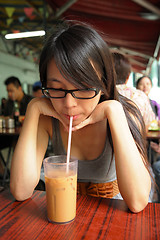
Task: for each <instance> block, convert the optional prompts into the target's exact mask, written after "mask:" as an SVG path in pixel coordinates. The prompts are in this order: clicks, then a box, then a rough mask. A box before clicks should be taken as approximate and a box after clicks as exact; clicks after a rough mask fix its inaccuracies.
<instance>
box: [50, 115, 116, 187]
mask: <svg viewBox="0 0 160 240" xmlns="http://www.w3.org/2000/svg"><path fill="white" fill-rule="evenodd" d="M52 119H53V124H52V125H53V137H52V147H53V154H54V155H64V154H65V155H66V151H65V149H64V146H63V142H62V138H61V135H60V128H59V120H57V119H55V118H52ZM72 157H73V156H72ZM116 179H117V177H116V168H115V158H114V154H113V157H112V148H111V146H110V143H109V139H108V136H107V137H106V143H105V147H104V149H103V152H102V153H101V155H100V156H99V157H98V158H96V159H93V160H78V182H92V183H107V182H112V181H114V180H116Z"/></svg>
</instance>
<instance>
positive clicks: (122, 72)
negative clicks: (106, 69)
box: [112, 52, 131, 84]
mask: <svg viewBox="0 0 160 240" xmlns="http://www.w3.org/2000/svg"><path fill="white" fill-rule="evenodd" d="M112 57H113V61H114V66H115V71H116V75H117V78H116V84H124V83H125V82H126V80H127V78H128V77H129V75H130V73H131V64H130V62H129V59H128V58H127V57H126V56H125V55H123V54H121V53H118V52H112Z"/></svg>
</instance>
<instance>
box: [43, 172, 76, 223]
mask: <svg viewBox="0 0 160 240" xmlns="http://www.w3.org/2000/svg"><path fill="white" fill-rule="evenodd" d="M45 185H46V198H47V213H48V219H49V221H51V222H55V223H61V224H62V223H67V222H70V221H72V220H74V218H75V216H76V196H77V173H76V174H75V172H71V171H69V173H66V172H65V171H64V170H63V171H59V172H58V171H57V172H54V175H53V176H52V175H51V176H49V177H48V176H45Z"/></svg>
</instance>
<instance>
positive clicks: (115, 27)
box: [0, 0, 160, 73]
mask: <svg viewBox="0 0 160 240" xmlns="http://www.w3.org/2000/svg"><path fill="white" fill-rule="evenodd" d="M62 18H66V19H76V20H82V21H85V22H89V23H90V24H92V25H93V26H95V27H96V28H97V29H98V30H100V31H102V32H103V33H104V34H105V37H104V38H105V40H106V41H107V42H108V44H109V46H110V48H111V49H116V50H118V51H120V52H122V53H124V54H126V55H127V56H128V57H129V59H130V61H131V64H132V70H133V71H135V72H144V71H146V73H149V71H150V67H151V65H152V62H153V61H154V59H159V57H160V0H150V1H149V0H148V1H147V0H44V1H43V0H26V1H24V0H21V1H18V0H0V34H1V36H2V38H3V39H4V35H5V34H6V33H11V32H16V31H20V32H22V31H33V30H42V29H44V30H46V31H49V30H50V29H51V28H53V27H54V26H56V24H57V22H59V21H62V20H61V19H62ZM44 40H45V37H35V38H27V39H19V40H16V41H15V40H14V41H13V40H5V41H4V42H5V46H6V49H7V44H9V42H11V41H12V42H13V43H14V44H13V46H14V49H13V52H12V54H19V51H23V47H27V48H28V49H29V53H30V52H31V53H32V54H33V55H34V54H36V56H39V53H40V51H41V49H42V45H43V43H44ZM17 44H18V45H19V44H20V45H21V46H22V47H21V50H20V49H19V48H18V52H17V51H16V46H17ZM36 60H37V59H36V58H35V61H36Z"/></svg>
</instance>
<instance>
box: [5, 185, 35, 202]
mask: <svg viewBox="0 0 160 240" xmlns="http://www.w3.org/2000/svg"><path fill="white" fill-rule="evenodd" d="M34 189H35V186H34V187H33V186H30V187H29V186H27V187H24V185H23V186H22V185H20V186H18V184H14V183H12V182H10V191H11V193H12V195H13V196H14V198H15V199H16V200H17V201H25V200H27V199H28V198H30V197H31V196H32V194H33V191H34Z"/></svg>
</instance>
